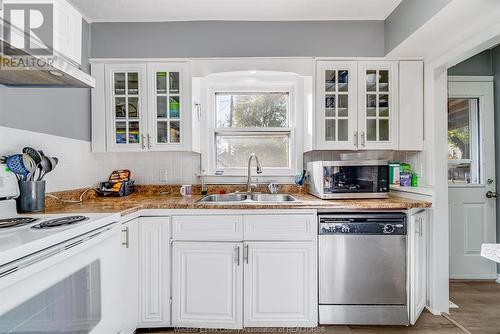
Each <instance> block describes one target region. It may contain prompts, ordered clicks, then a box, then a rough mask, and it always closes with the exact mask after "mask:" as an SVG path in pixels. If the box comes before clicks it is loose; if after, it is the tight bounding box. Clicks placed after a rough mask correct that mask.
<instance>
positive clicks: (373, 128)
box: [366, 119, 377, 141]
mask: <svg viewBox="0 0 500 334" xmlns="http://www.w3.org/2000/svg"><path fill="white" fill-rule="evenodd" d="M366 140H367V141H376V140H377V120H376V119H367V120H366Z"/></svg>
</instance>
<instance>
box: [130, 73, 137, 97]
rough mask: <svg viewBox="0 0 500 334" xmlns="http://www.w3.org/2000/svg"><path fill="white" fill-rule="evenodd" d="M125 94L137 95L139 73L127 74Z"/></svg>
mask: <svg viewBox="0 0 500 334" xmlns="http://www.w3.org/2000/svg"><path fill="white" fill-rule="evenodd" d="M127 92H128V94H129V95H137V94H139V73H137V72H129V73H128V88H127Z"/></svg>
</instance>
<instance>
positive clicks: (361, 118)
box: [358, 61, 399, 150]
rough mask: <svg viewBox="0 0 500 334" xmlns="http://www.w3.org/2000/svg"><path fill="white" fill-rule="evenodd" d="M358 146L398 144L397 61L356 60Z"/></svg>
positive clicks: (362, 147) (373, 146)
mask: <svg viewBox="0 0 500 334" xmlns="http://www.w3.org/2000/svg"><path fill="white" fill-rule="evenodd" d="M358 132H359V145H358V148H359V149H368V150H372V149H387V150H390V149H397V148H398V136H399V132H398V62H396V61H384V62H381V61H378V62H367V61H361V62H358Z"/></svg>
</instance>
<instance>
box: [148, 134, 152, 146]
mask: <svg viewBox="0 0 500 334" xmlns="http://www.w3.org/2000/svg"><path fill="white" fill-rule="evenodd" d="M148 149H151V135H150V134H149V133H148Z"/></svg>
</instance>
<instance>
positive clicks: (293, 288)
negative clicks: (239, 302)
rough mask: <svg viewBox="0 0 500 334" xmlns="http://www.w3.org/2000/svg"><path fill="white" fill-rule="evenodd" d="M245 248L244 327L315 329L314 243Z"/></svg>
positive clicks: (260, 244)
mask: <svg viewBox="0 0 500 334" xmlns="http://www.w3.org/2000/svg"><path fill="white" fill-rule="evenodd" d="M244 247H245V248H244V249H245V252H244V253H245V254H244V260H245V267H244V272H245V278H244V282H245V296H244V301H245V302H244V305H245V307H244V310H245V311H244V314H245V315H244V319H245V320H244V326H245V327H266V326H285V327H312V326H316V324H317V289H316V274H315V273H316V260H315V259H316V256H315V254H316V246H315V243H314V242H288V241H275V242H269V241H265V242H248V243H245V246H244Z"/></svg>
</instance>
